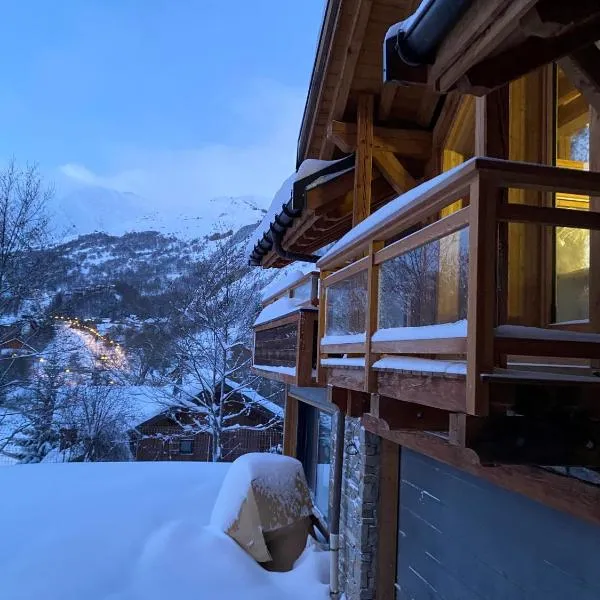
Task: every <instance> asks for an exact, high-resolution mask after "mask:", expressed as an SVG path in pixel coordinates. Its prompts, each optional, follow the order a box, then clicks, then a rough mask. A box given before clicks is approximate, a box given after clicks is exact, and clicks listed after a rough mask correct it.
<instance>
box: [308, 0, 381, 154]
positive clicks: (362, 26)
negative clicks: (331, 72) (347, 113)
mask: <svg viewBox="0 0 600 600" xmlns="http://www.w3.org/2000/svg"><path fill="white" fill-rule="evenodd" d="M372 5H373V0H357V6H356V9H355V12H354V18H353V20H352V27H351V29H350V34H349V35H348V41H347V43H346V48H345V51H344V54H343V56H344V58H343V64H342V68H341V74H340V76H339V78H338V80H337V84H336V87H335V92H334V95H333V100H332V103H331V109H330V110H329V117H328V119H327V121H328V122H329V121H332V120H334V119H339V118H341V117H342V115H343V114H344V109H345V108H346V103H347V101H348V95H349V94H350V87H351V86H352V79H353V78H354V72H355V70H356V65H357V63H358V57H359V55H360V49H361V47H362V44H363V40H364V38H365V33H366V31H367V25H368V23H369V15H370V14H371V7H372ZM333 149H334V146H333V143H332V142H331V141H330V140H329V139H328V138H327V137H325V138H324V139H323V144H322V146H321V152H320V157H321V158H324V159H327V158H331V155H332V153H333Z"/></svg>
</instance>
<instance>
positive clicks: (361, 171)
mask: <svg viewBox="0 0 600 600" xmlns="http://www.w3.org/2000/svg"><path fill="white" fill-rule="evenodd" d="M356 116H357V119H356V120H357V127H356V165H355V168H354V204H353V207H352V227H356V226H357V225H358V224H359V223H360V222H361V221H364V220H365V219H366V218H367V217H368V216H369V215H370V214H371V181H372V178H373V96H371V95H370V94H362V95H361V96H359V98H358V110H357V115H356Z"/></svg>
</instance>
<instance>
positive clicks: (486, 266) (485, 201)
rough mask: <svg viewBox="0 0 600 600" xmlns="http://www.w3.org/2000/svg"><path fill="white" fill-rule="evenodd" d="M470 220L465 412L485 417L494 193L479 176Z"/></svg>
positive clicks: (492, 312) (490, 364)
mask: <svg viewBox="0 0 600 600" xmlns="http://www.w3.org/2000/svg"><path fill="white" fill-rule="evenodd" d="M469 198H470V207H469V211H470V216H469V292H468V308H467V323H468V331H467V381H466V384H467V395H466V396H467V397H466V412H467V413H468V414H471V415H486V414H487V412H488V404H489V403H488V385H487V384H486V383H484V382H482V380H481V374H482V373H486V372H488V373H491V372H492V369H493V368H494V325H495V321H496V310H497V309H496V249H497V225H496V211H497V204H496V202H495V199H496V193H495V190H494V186H493V184H490V183H489V182H487V181H486V180H485V179H483V178H482V176H481V175H478V176H477V179H476V180H475V181H474V182H473V183H472V184H471V187H470V192H469Z"/></svg>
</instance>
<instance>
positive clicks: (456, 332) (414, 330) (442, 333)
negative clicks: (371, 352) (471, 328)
mask: <svg viewBox="0 0 600 600" xmlns="http://www.w3.org/2000/svg"><path fill="white" fill-rule="evenodd" d="M466 336H467V320H466V319H463V320H461V321H454V322H453V323H441V324H438V325H423V326H422V327H392V328H389V329H378V330H377V331H376V332H375V333H374V334H373V337H372V338H371V341H373V342H399V341H405V340H434V339H442V338H443V339H447V338H462V337H466Z"/></svg>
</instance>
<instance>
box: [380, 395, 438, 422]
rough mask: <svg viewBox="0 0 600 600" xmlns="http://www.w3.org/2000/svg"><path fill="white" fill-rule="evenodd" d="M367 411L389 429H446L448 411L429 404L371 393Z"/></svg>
mask: <svg viewBox="0 0 600 600" xmlns="http://www.w3.org/2000/svg"><path fill="white" fill-rule="evenodd" d="M369 412H370V413H371V414H372V415H373V416H374V417H377V418H378V419H381V420H382V421H384V423H385V424H386V425H387V427H388V428H389V429H390V431H400V430H402V431H448V413H447V412H446V411H444V410H440V409H438V408H432V407H430V406H420V405H418V404H413V403H411V402H403V401H402V400H398V399H396V398H389V397H387V396H381V395H379V394H373V395H372V396H371V408H370V411H369Z"/></svg>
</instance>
